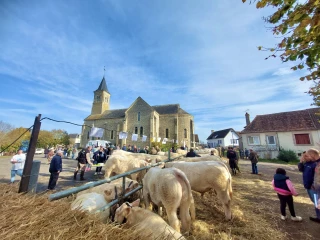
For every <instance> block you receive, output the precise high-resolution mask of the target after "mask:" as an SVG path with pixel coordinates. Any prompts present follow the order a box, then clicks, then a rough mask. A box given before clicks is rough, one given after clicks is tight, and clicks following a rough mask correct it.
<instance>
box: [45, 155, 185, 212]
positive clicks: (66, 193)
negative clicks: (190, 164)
mask: <svg viewBox="0 0 320 240" xmlns="http://www.w3.org/2000/svg"><path fill="white" fill-rule="evenodd" d="M181 157H183V156H179V157H176V158H174V159H170V151H169V152H168V160H165V161H162V162H158V163H154V164H151V165H149V166H146V167H143V168H138V169H135V170H132V171H129V172H125V173H121V174H118V175H116V176H113V177H110V178H107V179H104V180H100V181H96V182H91V183H88V184H84V185H82V186H80V187H74V188H71V189H67V190H64V191H61V192H57V193H54V194H51V195H49V198H48V199H49V201H54V200H58V199H60V198H64V197H68V196H70V195H72V194H75V193H78V192H81V191H83V190H86V189H89V188H92V187H95V186H99V185H101V184H104V183H110V182H112V181H114V180H116V179H119V178H121V177H122V178H123V181H122V194H124V192H125V183H126V179H125V178H126V176H129V175H131V174H133V173H137V172H140V171H143V170H146V169H149V168H152V167H156V166H158V165H161V164H163V163H166V162H171V161H174V160H177V159H179V158H181ZM140 189H142V186H141V185H139V187H137V188H135V189H133V190H131V191H130V192H128V193H127V194H124V195H122V197H121V198H119V199H115V200H113V201H112V202H110V203H108V204H107V205H106V206H104V207H102V208H100V209H99V210H97V211H96V212H102V211H104V210H106V209H108V208H110V207H112V206H113V205H114V204H117V203H118V202H119V201H120V200H121V199H122V198H126V197H128V196H130V195H132V194H133V193H135V192H137V191H139V190H140Z"/></svg>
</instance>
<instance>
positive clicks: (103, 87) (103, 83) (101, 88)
mask: <svg viewBox="0 0 320 240" xmlns="http://www.w3.org/2000/svg"><path fill="white" fill-rule="evenodd" d="M96 91H106V92H107V93H109V91H108V88H107V83H106V79H105V78H104V76H103V78H102V80H101V83H100V85H99V87H98V89H97V90H96Z"/></svg>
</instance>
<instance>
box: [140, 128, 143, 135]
mask: <svg viewBox="0 0 320 240" xmlns="http://www.w3.org/2000/svg"><path fill="white" fill-rule="evenodd" d="M142 135H143V127H140V136H141V137H142Z"/></svg>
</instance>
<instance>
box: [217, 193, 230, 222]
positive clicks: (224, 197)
mask: <svg viewBox="0 0 320 240" xmlns="http://www.w3.org/2000/svg"><path fill="white" fill-rule="evenodd" d="M217 195H218V198H219V199H220V201H221V202H222V205H223V208H224V213H225V216H226V219H227V220H230V219H231V217H232V215H231V199H230V196H229V193H228V191H217Z"/></svg>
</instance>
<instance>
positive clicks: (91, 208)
mask: <svg viewBox="0 0 320 240" xmlns="http://www.w3.org/2000/svg"><path fill="white" fill-rule="evenodd" d="M138 185H139V184H138V183H137V182H136V181H134V180H131V179H127V178H126V183H125V193H128V192H130V191H131V190H133V189H135V188H136V187H138ZM122 194H123V193H122V179H117V180H115V181H112V182H111V183H104V184H101V185H99V186H96V187H92V188H89V189H87V190H84V191H81V192H79V193H78V194H77V198H76V199H75V200H74V201H73V202H72V204H71V209H72V210H74V209H78V210H80V211H86V212H89V213H95V211H97V210H99V209H100V208H102V207H103V206H105V205H107V203H109V202H111V201H112V200H114V199H116V198H119V197H120V196H121V195H122ZM138 198H140V191H138V192H136V193H134V194H133V195H131V196H129V197H128V199H131V200H135V199H138ZM127 201H128V200H127ZM114 211H115V209H114V207H111V213H113V214H114ZM99 215H100V217H101V219H102V221H104V222H106V220H107V219H108V217H109V216H110V209H107V210H105V211H103V212H101V213H99Z"/></svg>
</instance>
